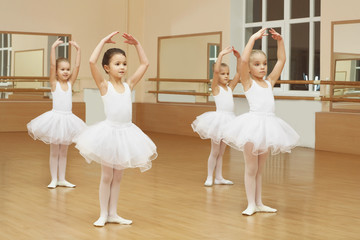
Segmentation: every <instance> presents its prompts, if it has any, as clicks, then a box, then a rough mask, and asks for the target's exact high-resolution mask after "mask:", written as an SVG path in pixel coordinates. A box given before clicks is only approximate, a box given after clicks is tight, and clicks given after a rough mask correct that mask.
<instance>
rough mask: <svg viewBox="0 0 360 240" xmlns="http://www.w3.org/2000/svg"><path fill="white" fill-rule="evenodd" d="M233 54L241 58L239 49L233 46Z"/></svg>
mask: <svg viewBox="0 0 360 240" xmlns="http://www.w3.org/2000/svg"><path fill="white" fill-rule="evenodd" d="M233 54H234V56H235V57H236V58H241V56H240V53H239V51H238V50H236V49H235V48H234V47H233Z"/></svg>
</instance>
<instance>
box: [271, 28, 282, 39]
mask: <svg viewBox="0 0 360 240" xmlns="http://www.w3.org/2000/svg"><path fill="white" fill-rule="evenodd" d="M269 32H270V33H271V37H272V38H273V39H274V40H276V41H278V40H281V39H282V36H281V35H280V34H279V33H278V32H276V31H275V30H274V29H272V28H271V29H270V30H269Z"/></svg>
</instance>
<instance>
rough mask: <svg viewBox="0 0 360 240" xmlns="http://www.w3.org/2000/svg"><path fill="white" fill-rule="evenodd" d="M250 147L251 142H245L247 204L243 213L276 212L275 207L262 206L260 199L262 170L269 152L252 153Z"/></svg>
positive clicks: (251, 146) (251, 147) (251, 145)
mask: <svg viewBox="0 0 360 240" xmlns="http://www.w3.org/2000/svg"><path fill="white" fill-rule="evenodd" d="M252 149H253V144H252V143H247V144H246V145H245V147H244V158H245V179H244V180H245V190H246V197H247V201H248V206H247V208H246V210H245V211H244V212H243V214H244V215H252V214H254V213H255V212H276V209H273V208H270V207H267V206H264V204H263V203H262V199H261V190H262V172H263V170H264V167H265V162H266V159H267V157H268V155H269V152H265V153H262V154H256V155H254V154H253V152H252Z"/></svg>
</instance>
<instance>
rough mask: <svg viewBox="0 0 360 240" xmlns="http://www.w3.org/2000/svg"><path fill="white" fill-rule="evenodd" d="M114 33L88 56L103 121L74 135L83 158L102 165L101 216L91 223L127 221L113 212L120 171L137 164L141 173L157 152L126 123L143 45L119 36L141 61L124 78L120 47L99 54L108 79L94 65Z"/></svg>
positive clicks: (140, 73) (144, 63)
mask: <svg viewBox="0 0 360 240" xmlns="http://www.w3.org/2000/svg"><path fill="white" fill-rule="evenodd" d="M118 33H119V32H113V33H111V34H109V35H108V36H106V37H105V38H103V39H102V40H101V41H100V43H99V44H98V45H97V46H96V48H95V50H94V51H93V53H92V55H91V57H90V69H91V73H92V76H93V78H94V80H95V82H96V85H97V87H98V88H99V90H100V94H101V96H102V100H103V103H104V111H105V115H106V120H105V121H102V122H99V123H97V124H95V125H93V126H90V127H89V128H87V129H86V130H85V131H83V132H82V133H81V134H79V135H78V136H77V137H76V138H75V140H74V142H76V146H75V147H76V148H78V149H79V151H80V154H81V155H82V156H83V157H84V158H85V159H86V161H87V162H88V163H90V162H91V161H96V162H98V163H100V164H101V180H100V187H99V200H100V217H99V219H98V220H97V221H95V222H94V225H95V226H98V227H102V226H104V225H105V224H106V223H120V224H131V223H132V221H131V220H127V219H124V218H122V217H120V216H119V215H118V214H117V203H118V198H119V191H120V181H121V178H122V175H123V170H124V169H126V168H137V167H138V168H140V170H141V171H142V172H143V171H146V170H148V169H150V168H151V161H152V160H154V159H155V158H156V157H157V152H156V146H155V144H154V143H153V142H152V141H151V139H150V138H149V137H148V136H147V135H145V134H144V133H143V132H142V131H141V130H140V129H139V128H138V127H137V126H136V125H134V124H133V123H132V122H131V118H132V102H131V91H132V89H134V87H135V85H136V84H137V83H138V82H139V81H140V80H141V78H142V77H143V75H144V74H145V72H146V70H147V68H148V66H149V62H148V59H147V57H146V55H145V52H144V50H143V48H142V46H141V45H140V43H139V42H138V41H137V40H136V39H135V38H134V37H132V36H131V35H130V34H127V33H124V34H123V35H122V36H123V37H124V38H125V39H126V40H125V43H128V44H130V45H134V47H135V49H136V51H137V53H138V57H139V60H140V66H139V67H138V68H137V70H136V71H135V73H134V74H133V75H132V76H131V77H129V78H127V79H126V77H125V76H126V72H127V61H126V55H125V52H124V51H123V50H121V49H119V48H111V49H108V50H107V51H106V52H105V54H104V57H103V60H102V66H103V68H104V70H105V72H106V73H107V74H108V75H109V80H108V81H107V80H105V79H104V78H103V76H102V74H101V73H100V70H99V68H98V67H97V65H96V63H97V61H98V58H99V56H100V52H101V50H102V49H103V47H104V45H105V44H106V43H115V42H114V41H113V40H112V37H114V36H115V35H116V34H118Z"/></svg>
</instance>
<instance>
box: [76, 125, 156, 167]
mask: <svg viewBox="0 0 360 240" xmlns="http://www.w3.org/2000/svg"><path fill="white" fill-rule="evenodd" d="M74 142H75V143H76V145H75V147H76V148H77V149H79V151H80V154H81V155H82V156H83V157H84V158H85V160H86V161H87V162H88V163H91V162H92V161H95V162H97V163H100V164H102V165H105V166H108V167H111V168H115V169H119V170H121V169H126V168H137V167H138V168H140V171H141V172H144V171H146V170H149V169H150V168H151V165H152V164H151V161H152V160H154V159H155V158H156V157H157V152H156V146H155V144H154V143H153V141H151V139H150V138H149V137H148V136H147V135H146V134H145V133H143V132H142V131H141V130H140V128H138V127H137V126H136V125H135V124H133V123H125V124H120V123H113V122H110V121H108V120H105V121H102V122H99V123H97V124H95V125H92V126H90V127H88V128H86V129H85V130H84V131H83V132H82V133H80V134H79V135H78V136H76V137H75V139H74Z"/></svg>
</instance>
